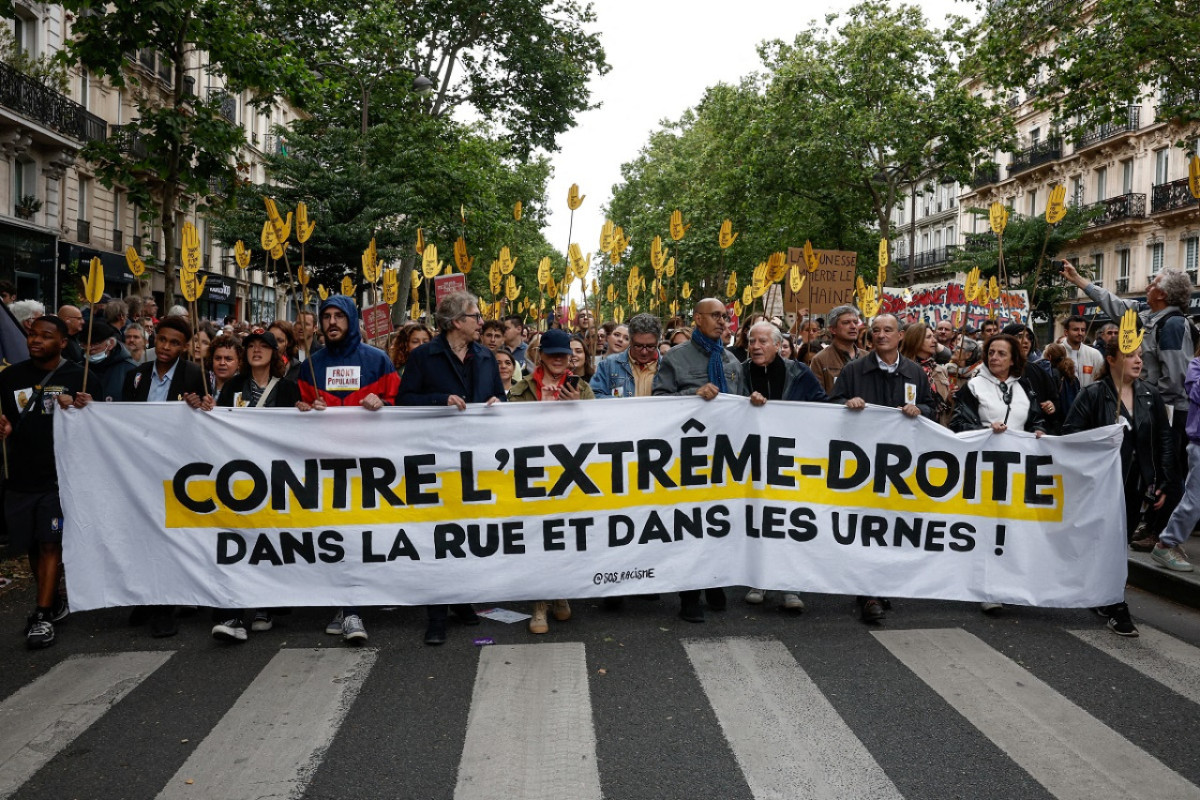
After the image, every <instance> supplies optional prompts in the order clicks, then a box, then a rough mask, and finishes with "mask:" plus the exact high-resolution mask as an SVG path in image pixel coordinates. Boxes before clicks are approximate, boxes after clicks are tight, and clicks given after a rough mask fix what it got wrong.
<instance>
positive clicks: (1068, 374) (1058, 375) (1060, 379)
mask: <svg viewBox="0 0 1200 800" xmlns="http://www.w3.org/2000/svg"><path fill="white" fill-rule="evenodd" d="M1042 360H1043V361H1045V362H1046V364H1047V365H1049V367H1050V378H1051V380H1053V381H1054V383H1055V384H1056V385H1057V386H1058V403H1057V404H1056V405H1057V406H1058V409H1057V413H1056V414H1055V415H1054V416H1055V417H1057V418H1058V419H1057V420H1056V421H1057V423H1058V424H1057V427H1062V421H1063V420H1064V419H1066V417H1067V412H1068V411H1070V409H1071V406H1073V405H1075V398H1077V397H1079V392H1080V389H1081V387H1080V386H1079V378H1078V376H1076V374H1075V362H1074V361H1073V360H1072V359H1071V358H1070V357H1069V356H1068V355H1067V348H1065V347H1063V346H1062V345H1061V344H1058V343H1057V342H1055V343H1054V344H1048V345H1046V349H1045V350H1043V351H1042Z"/></svg>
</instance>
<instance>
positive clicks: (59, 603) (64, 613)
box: [50, 594, 71, 623]
mask: <svg viewBox="0 0 1200 800" xmlns="http://www.w3.org/2000/svg"><path fill="white" fill-rule="evenodd" d="M69 616H71V604H70V603H69V602H67V596H66V595H65V594H60V595H59V596H58V598H57V599H56V600H55V601H54V611H53V612H52V613H51V614H50V621H51V622H55V623H58V622H62V621H63V620H64V619H66V618H67V617H69Z"/></svg>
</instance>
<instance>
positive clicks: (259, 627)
mask: <svg viewBox="0 0 1200 800" xmlns="http://www.w3.org/2000/svg"><path fill="white" fill-rule="evenodd" d="M273 627H275V620H273V619H271V615H270V614H268V613H267V612H266V611H255V612H254V621H253V622H251V623H250V630H252V631H260V632H261V631H269V630H271V628H273Z"/></svg>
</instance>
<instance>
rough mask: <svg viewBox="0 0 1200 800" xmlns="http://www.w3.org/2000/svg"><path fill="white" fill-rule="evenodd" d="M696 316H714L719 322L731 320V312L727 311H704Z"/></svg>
mask: <svg viewBox="0 0 1200 800" xmlns="http://www.w3.org/2000/svg"><path fill="white" fill-rule="evenodd" d="M696 316H698V317H712V318H713V319H714V320H716V321H717V322H729V314H728V313H727V312H725V311H702V312H700V313H699V314H697V315H696Z"/></svg>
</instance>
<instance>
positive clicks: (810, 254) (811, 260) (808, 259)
mask: <svg viewBox="0 0 1200 800" xmlns="http://www.w3.org/2000/svg"><path fill="white" fill-rule="evenodd" d="M804 265H805V266H806V267H808V271H809V272H816V271H817V265H818V261H817V251H815V250H813V246H812V242H811V241H810V240H808V239H805V240H804Z"/></svg>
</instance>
